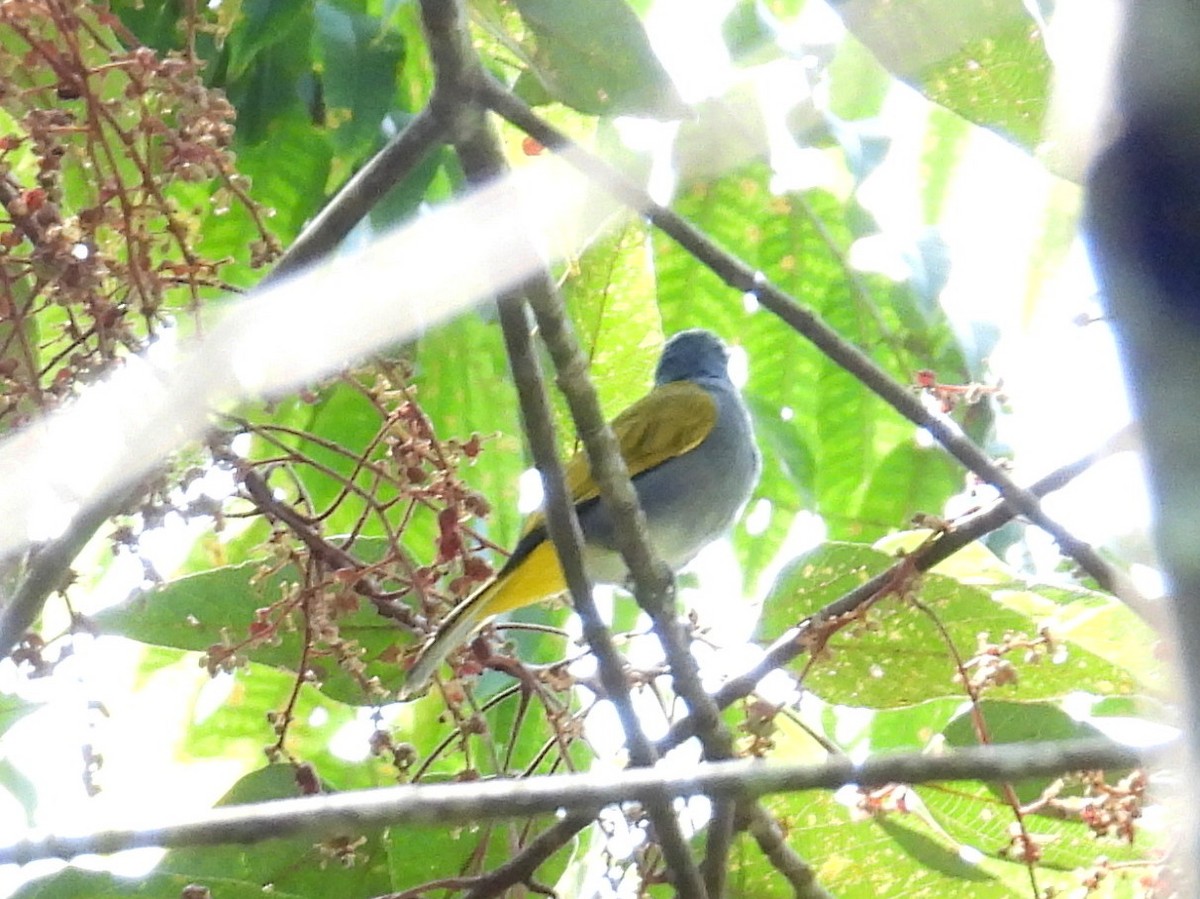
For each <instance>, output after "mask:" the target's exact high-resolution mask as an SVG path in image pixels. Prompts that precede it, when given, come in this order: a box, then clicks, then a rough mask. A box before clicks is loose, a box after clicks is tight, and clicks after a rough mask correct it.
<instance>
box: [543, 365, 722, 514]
mask: <svg viewBox="0 0 1200 899" xmlns="http://www.w3.org/2000/svg"><path fill="white" fill-rule="evenodd" d="M716 423H717V402H716V400H714V399H713V398H712V396H710V395H709V393H708V391H706V390H705V389H704V388H703V387H700V386H698V385H696V384H693V383H692V382H691V381H672V382H671V383H670V384H663V385H661V386H659V387H655V388H654V389H653V390H652V391H650V392H649V393H648V394H646V395H645V396H644V397H642V398H641V399H640V400H638V401H637V402H636V403H634V404H633V405H632V406H630V407H629V408H628V409H626V410H625V411H624V412H622V413H621V414H620V415H618V416H617V417H616V418H615V419H613V422H612V429H613V433H614V434H616V436H617V443H618V444H619V445H620V448H621V455H622V456H623V457H624V458H625V465H626V466H627V467H628V468H629V475H630V477H635V476H637V475H639V474H641V473H642V472H644V471H649V470H650V469H651V468H654V467H655V466H656V465H661V464H662V463H663V462H666V461H667V460H668V459H671V458H674V457H675V456H681V455H683V454H684V453H686V452H688V451H689V450H692V449H695V448H696V447H697V446H699V444H700V442H701V441H702V440H704V438H705V437H707V436H708V434H709V432H710V431H712V429H713V426H714V425H715V424H716ZM564 474H565V476H566V481H567V491H568V492H569V493H570V495H571V500H572V501H573V502H574V503H575V505H579V504H580V503H582V502H586V501H587V500H589V499H592V498H594V497H596V496H598V495H599V493H600V491H599V490H598V489H597V487H596V484H595V482H594V481H593V480H592V473H591V469H590V468H589V467H588V461H587V456H586V455H585V454H584V453H583V452H582V451H580V452H578V453H576V454H575V455H574V456H573V457H571V459H570V461H569V462H567V464H566V468H565V471H564ZM542 521H543V514H542V512H540V511H538V512H534V513H533V514H532V515H530V516H529V518H528V519H527V520H526V522H525V527H524V528H523V529H522V533H523V534H528V533H529V532H530V531H532V530H533V529H534V528H536V527H537V526H538V525H540V524H541V523H542Z"/></svg>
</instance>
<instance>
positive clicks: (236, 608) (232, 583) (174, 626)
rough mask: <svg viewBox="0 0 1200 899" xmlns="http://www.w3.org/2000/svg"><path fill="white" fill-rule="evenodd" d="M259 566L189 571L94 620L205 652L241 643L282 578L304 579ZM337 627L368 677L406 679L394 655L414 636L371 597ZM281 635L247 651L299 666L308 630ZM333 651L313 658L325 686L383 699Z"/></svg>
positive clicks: (388, 684)
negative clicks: (353, 645)
mask: <svg viewBox="0 0 1200 899" xmlns="http://www.w3.org/2000/svg"><path fill="white" fill-rule="evenodd" d="M371 546H372V543H371V542H370V541H366V540H360V541H359V542H358V544H356V547H357V548H358V550H359V551H360V552H362V551H364V550H367V549H369V548H370V547H371ZM368 561H369V558H368ZM258 569H259V566H258V565H257V564H256V563H248V564H242V565H232V566H228V567H224V568H214V569H211V570H209V571H205V572H202V573H200V574H194V575H189V576H188V577H183V578H180V579H178V580H176V581H172V582H170V583H167V584H163V585H162V586H160V587H157V588H155V589H153V590H150V591H147V592H145V593H142V594H139V595H137V596H135V597H134V598H132V599H130V600H129V601H127V602H125V603H122V604H120V605H118V606H114V607H112V608H111V609H106V610H105V611H103V612H101V613H100V614H98V615H97V616H96V617H95V618H94V619H93V620H94V621H95V624H96V627H97V628H98V629H99V631H100V632H101V633H107V634H115V635H118V636H123V637H128V638H129V639H132V640H138V641H140V642H142V643H149V644H152V645H157V646H170V647H174V648H176V649H190V650H195V651H198V652H203V651H206V650H207V649H208V648H209V647H210V646H213V645H216V644H221V643H222V641H223V639H224V637H225V635H228V636H229V638H230V639H232V640H234V641H235V642H240V641H243V640H245V639H246V633H247V629H248V627H249V625H250V623H251V622H252V621H253V620H254V614H255V610H256V609H258V608H262V607H266V606H268V605H270V604H271V603H273V602H276V601H278V600H279V599H280V596H281V589H282V586H283V584H284V582H291V583H296V582H297V581H298V580H299V579H300V576H299V572H297V571H296V570H295V569H293V568H290V567H288V568H284V569H283V570H282V571H280V572H278V573H275V574H273V575H270V576H268V577H265V578H263V579H262V580H261V582H256V581H255V575H257V574H258ZM338 625H339V631H340V634H341V636H342V637H343V638H346V639H352V640H354V641H356V642H357V643H358V645H359V647H360V648H361V659H362V661H363V663H364V664H365V666H366V668H365V676H366V677H378V678H379V679H380V682H381V683H382V684H383V686H384V688H385V689H390V690H394V689H397V688H398V687H399V686H400V685H401V684H402V683H403V682H404V677H403V674H402V672H401V671H400V670H399V666H398V665H397V663H396V661H395V658H394V656H395V648H396V646H397V644H405V643H408V642H410V641H411V636H410V635H408V634H407V633H406V632H405V631H403V630H401V629H399V628H398V627H396V626H395V625H394V624H392V623H391V622H388V621H387V620H385V619H383V618H382V617H380V616H379V615H378V614H377V613H376V612H375V610H374V608H373V607H372V606H371V605H370V603H368V602H367V601H366V600H363V601H361V603H360V605H359V608H358V610H357V611H355V612H353V613H351V614H349V615H346V616H343V617H342V618H340V619H339V620H338ZM278 637H279V641H278V643H277V644H276V645H270V644H266V645H256V646H253V647H252V648H250V649H247V650H246V651H245V656H246V658H248V659H249V660H250V661H252V662H259V663H261V664H264V665H271V666H273V667H276V668H281V669H283V670H286V671H292V672H294V671H296V669H297V667H298V666H299V664H300V660H301V658H302V655H303V653H302V645H303V630H300V631H292V630H289V629H288V628H286V627H280V628H279V629H278ZM328 652H329V650H328V647H323V645H322V644H320V643H318V646H317V649H316V651H315V653H314V654H313V655H312V656H311V657H310V659H309V666H308V667H309V668H310V669H311V670H313V671H314V672H315V674H316V683H317V685H318V686H319V689H320V690H321V691H322V692H323V693H325V694H326V695H327V696H330V697H332V698H334V699H338V700H340V701H342V702H347V703H350V704H352V705H364V704H373V703H375V702H377V701H378V699H377V697H373V696H371V695H369V694H368V693H367V692H366V691H365V690H364V689H363V688H362V686H361V684H360V683H359V681H358V680H357V679H355V678H354V677H352V676H351V675H349V674H347V673H346V671H345V670H344V668H343V667H342V666H340V665H338V664H337V662H336V660H335V659H333V658H330V657H329V656H328Z"/></svg>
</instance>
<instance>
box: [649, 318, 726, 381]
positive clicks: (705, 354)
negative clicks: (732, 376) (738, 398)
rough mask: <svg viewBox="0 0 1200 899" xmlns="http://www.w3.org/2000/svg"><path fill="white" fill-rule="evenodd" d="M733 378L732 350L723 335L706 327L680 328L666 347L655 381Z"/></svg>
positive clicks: (659, 362)
mask: <svg viewBox="0 0 1200 899" xmlns="http://www.w3.org/2000/svg"><path fill="white" fill-rule="evenodd" d="M728 377H729V350H727V349H726V348H725V344H724V343H722V342H721V338H719V337H717V335H715V334H713V333H712V332H711V331H705V330H704V329H703V328H694V329H692V330H690V331H680V332H679V333H678V334H675V335H674V336H673V337H671V339H670V340H668V341H667V345H666V346H665V347H663V353H662V358H661V359H659V360H658V369H657V371H655V373H654V383H656V384H669V383H670V382H672V381H694V380H699V379H702V378H721V379H728Z"/></svg>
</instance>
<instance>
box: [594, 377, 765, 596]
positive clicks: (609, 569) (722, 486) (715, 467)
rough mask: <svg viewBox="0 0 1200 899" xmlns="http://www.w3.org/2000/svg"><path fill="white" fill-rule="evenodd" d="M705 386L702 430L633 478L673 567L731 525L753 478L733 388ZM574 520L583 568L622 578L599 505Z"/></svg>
mask: <svg viewBox="0 0 1200 899" xmlns="http://www.w3.org/2000/svg"><path fill="white" fill-rule="evenodd" d="M705 389H707V390H708V391H709V393H710V394H712V396H713V398H714V399H715V400H716V401H717V421H716V424H715V425H714V426H713V430H712V431H711V432H710V433H709V435H708V437H706V438H705V439H704V440H703V441H701V443H700V444H699V445H698V446H697V447H695V448H694V449H692V450H690V451H689V452H687V453H684V454H683V455H681V456H676V457H674V458H671V459H669V460H667V461H666V462H663V463H662V464H660V465H658V466H656V467H655V468H653V469H650V470H648V471H645V472H642V473H641V474H639V475H638V476H637V477H635V478H634V479H633V484H634V487H635V488H636V489H637V492H638V499H639V501H640V502H641V506H642V510H643V511H644V512H645V514H646V522H647V525H648V528H649V531H650V538H651V541H652V542H653V544H654V547H655V549H656V551H657V552H658V554H659V555H660V556H661V557H662V559H663V560H664V561H665V562H666V563H667V564H668V565H670V566H671V568H672V569H675V570H678V569H680V568H682V567H683V566H684V565H686V564H687V563H688V562H690V561H691V560H692V559H693V558H694V557H695V556H696V554H697V553H698V552H700V550H701V549H703V548H704V547H705V546H707V545H708V544H709V543H711V542H712V541H713V540H715V539H716V538H718V537H720V536H721V535H722V534H724V533H725V532H726V531H727V530H728V529H729V528H730V526H732V524H733V523H734V520H735V519H736V518H737V515H738V512H739V511H740V510H741V508H742V506H743V505H744V504H745V502H746V500H747V499H748V498H749V496H750V492H751V491H752V490H753V488H754V484H755V482H756V481H757V479H758V472H759V456H758V450H757V449H756V447H755V444H754V438H753V433H752V430H751V426H750V419H749V416H748V414H747V413H746V409H745V406H744V405H743V404H742V403H741V400H740V398H739V397H738V395H737V393H736V390H735V388H734V387H733V385H732V384H729V385H727V387H726V386H717V387H715V388H714V387H708V386H706V387H705ZM580 524H581V526H582V528H583V532H584V536H585V540H586V544H587V545H586V546H585V552H584V560H585V563H586V564H587V567H588V573H589V575H590V576H591V577H592V579H593V580H594V581H597V582H600V583H621V582H623V581H624V580H625V577H626V568H625V565H624V563H623V562H622V560H621V558H620V556H619V554H618V553H617V552H616V541H615V538H614V534H613V528H612V522H611V520H610V518H609V516H608V511H607V509H605V508H604V507H603V504H602V503H598V502H597V503H592V504H591V505H589V506H588V507H587V508H586V509H584V510H583V512H582V514H581V515H580Z"/></svg>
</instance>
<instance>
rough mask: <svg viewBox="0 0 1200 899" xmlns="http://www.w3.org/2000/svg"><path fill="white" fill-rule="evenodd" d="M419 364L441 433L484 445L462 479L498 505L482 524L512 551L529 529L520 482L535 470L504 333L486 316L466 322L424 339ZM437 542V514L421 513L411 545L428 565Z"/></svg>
mask: <svg viewBox="0 0 1200 899" xmlns="http://www.w3.org/2000/svg"><path fill="white" fill-rule="evenodd" d="M412 360H413V384H414V386H415V387H416V400H417V402H418V403H419V404H420V405H421V408H422V409H423V410H424V411H425V414H426V415H427V416H428V417H429V420H430V421H431V422H432V423H433V426H434V428H435V429H436V430H437V433H438V434H439V435H441V436H443V437H454V438H456V439H460V440H466V439H468V438H469V437H470V436H471V435H472V434H479V435H480V436H482V437H483V438H484V443H483V450H482V452H481V454H480V456H479V461H478V463H477V464H473V465H468V466H464V467H463V468H461V469H460V472H459V473H460V474H461V476H462V478H463V480H465V481H466V482H467V483H468V484H469V485H470V486H471V487H472V489H474V490H477V491H478V492H479V493H481V494H482V495H483V496H484V497H485V498H486V499H487V501H488V503H490V504H491V507H492V512H491V515H489V516H488V518H487V520H486V521H485V522H481V526H482V528H483V530H484V532H485V533H486V534H487V537H488V539H490V540H491V541H492V542H494V543H496V544H498V545H499V546H502V547H505V548H506V549H508V548H511V547H512V546H514V545H515V544H516V541H517V536H518V534H519V533H520V525H521V514H520V512H519V511H518V509H517V482H518V480H519V479H520V476H521V472H523V471H524V470H525V468H526V467H527V463H526V462H525V454H524V441H523V439H522V437H521V426H520V414H519V411H518V407H517V393H516V388H515V387H514V386H513V382H512V376H511V375H510V374H509V369H508V356H507V355H506V354H505V351H504V337H503V335H502V334H501V333H500V328H499V327H498V326H497V325H496V324H494V323H491V322H488V321H486V320H485V319H484V318H483V317H482V316H480V315H474V314H468V315H463V316H460V317H459V318H457V319H455V320H454V321H452V322H449V323H448V324H446V325H445V326H443V327H440V328H436V329H434V330H433V331H430V332H429V333H428V334H425V335H423V336H422V337H421V339H420V341H419V342H418V343H417V346H416V349H415V351H414V352H413V354H412ZM435 535H436V521H435V520H434V515H433V514H432V512H431V511H430V510H428V509H419V510H418V513H417V517H415V518H414V519H413V521H412V523H411V524H410V526H409V529H408V531H407V532H406V535H405V544H406V545H407V546H408V547H409V548H410V549H412V551H413V552H414V553H416V554H417V557H418V558H421V559H427V558H429V557H430V555H431V553H432V550H433V546H434V544H433V541H434V539H435Z"/></svg>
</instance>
